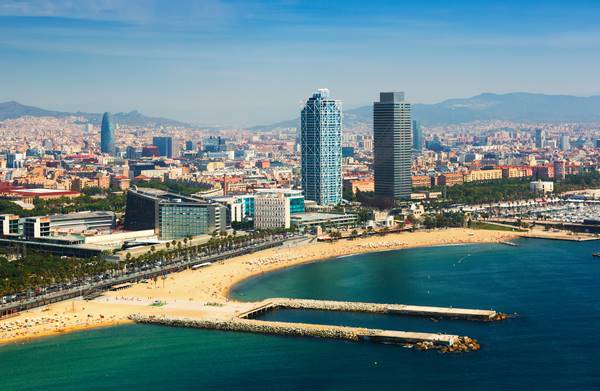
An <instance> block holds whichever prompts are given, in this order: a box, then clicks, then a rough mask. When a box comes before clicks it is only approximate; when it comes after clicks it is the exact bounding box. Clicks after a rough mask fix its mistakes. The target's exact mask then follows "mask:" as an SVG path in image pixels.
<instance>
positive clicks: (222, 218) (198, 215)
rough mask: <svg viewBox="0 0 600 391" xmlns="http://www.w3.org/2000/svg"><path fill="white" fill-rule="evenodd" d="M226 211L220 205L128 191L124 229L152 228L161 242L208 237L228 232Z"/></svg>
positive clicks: (155, 192) (159, 192) (160, 193)
mask: <svg viewBox="0 0 600 391" xmlns="http://www.w3.org/2000/svg"><path fill="white" fill-rule="evenodd" d="M226 216H227V208H226V207H225V206H223V205H221V204H219V203H216V202H212V201H208V200H199V199H196V198H192V197H187V196H183V195H180V194H174V193H169V192H166V191H162V190H157V189H150V188H136V187H133V188H130V189H129V190H128V191H127V203H126V207H125V229H127V230H132V231H138V230H147V229H154V231H155V233H156V234H157V235H158V236H159V237H160V238H161V239H164V240H172V239H178V238H184V237H188V236H199V235H210V234H212V233H213V232H215V231H217V232H223V231H225V230H226V229H227V218H226Z"/></svg>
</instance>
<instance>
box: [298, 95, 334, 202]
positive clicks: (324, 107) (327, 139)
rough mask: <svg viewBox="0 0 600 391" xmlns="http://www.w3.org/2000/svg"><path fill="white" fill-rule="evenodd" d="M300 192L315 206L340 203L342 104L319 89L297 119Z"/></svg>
mask: <svg viewBox="0 0 600 391" xmlns="http://www.w3.org/2000/svg"><path fill="white" fill-rule="evenodd" d="M300 122H301V123H300V142H301V146H302V148H301V150H302V189H303V190H304V197H305V199H307V200H312V201H316V202H317V203H318V204H319V205H336V204H339V203H340V202H341V201H342V102H341V101H339V100H334V99H332V98H330V96H329V90H328V89H325V88H322V89H319V90H318V91H317V92H315V93H314V94H313V95H312V96H311V97H310V98H309V99H308V100H307V101H306V105H305V106H304V108H303V109H302V113H301V116H300Z"/></svg>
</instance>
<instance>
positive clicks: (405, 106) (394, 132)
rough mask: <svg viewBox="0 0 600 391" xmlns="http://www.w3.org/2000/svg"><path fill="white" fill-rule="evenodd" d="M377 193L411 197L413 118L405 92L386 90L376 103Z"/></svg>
mask: <svg viewBox="0 0 600 391" xmlns="http://www.w3.org/2000/svg"><path fill="white" fill-rule="evenodd" d="M373 155H374V162H373V171H374V174H375V195H376V196H378V197H382V198H388V199H394V200H401V199H410V193H411V190H412V182H411V165H412V121H411V110H410V103H408V102H406V101H405V100H404V93H403V92H382V93H380V94H379V102H375V103H374V104H373Z"/></svg>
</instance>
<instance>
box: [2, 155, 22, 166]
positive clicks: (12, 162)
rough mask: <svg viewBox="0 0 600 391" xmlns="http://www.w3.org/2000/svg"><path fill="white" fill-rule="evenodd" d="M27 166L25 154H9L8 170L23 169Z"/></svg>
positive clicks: (7, 156) (7, 159) (7, 157)
mask: <svg viewBox="0 0 600 391" xmlns="http://www.w3.org/2000/svg"><path fill="white" fill-rule="evenodd" d="M24 165H25V154H22V153H9V154H7V155H6V167H7V168H23V167H24Z"/></svg>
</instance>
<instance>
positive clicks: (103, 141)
mask: <svg viewBox="0 0 600 391" xmlns="http://www.w3.org/2000/svg"><path fill="white" fill-rule="evenodd" d="M100 151H101V152H102V153H107V154H109V155H114V154H115V129H114V128H113V126H112V124H111V123H110V113H104V115H103V116H102V125H101V127H100Z"/></svg>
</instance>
